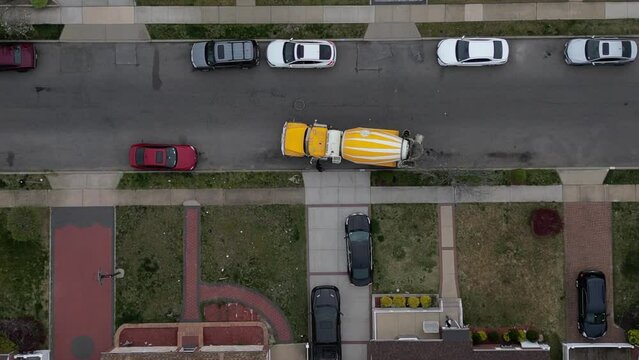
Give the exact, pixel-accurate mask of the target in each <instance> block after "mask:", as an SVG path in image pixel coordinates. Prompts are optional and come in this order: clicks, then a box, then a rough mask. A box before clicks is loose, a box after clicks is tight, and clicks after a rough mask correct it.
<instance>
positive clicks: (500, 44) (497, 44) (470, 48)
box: [437, 37, 508, 66]
mask: <svg viewBox="0 0 639 360" xmlns="http://www.w3.org/2000/svg"><path fill="white" fill-rule="evenodd" d="M507 61H508V42H506V40H504V39H496V38H465V37H461V38H454V39H444V40H442V41H440V42H439V44H437V62H438V63H439V65H441V66H484V65H502V64H505V63H506V62H507Z"/></svg>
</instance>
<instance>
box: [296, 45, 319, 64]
mask: <svg viewBox="0 0 639 360" xmlns="http://www.w3.org/2000/svg"><path fill="white" fill-rule="evenodd" d="M300 55H301V56H300ZM295 58H297V59H298V60H319V59H320V44H317V43H304V44H297V45H296V46H295Z"/></svg>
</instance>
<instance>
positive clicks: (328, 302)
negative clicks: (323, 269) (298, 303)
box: [311, 285, 342, 360]
mask: <svg viewBox="0 0 639 360" xmlns="http://www.w3.org/2000/svg"><path fill="white" fill-rule="evenodd" d="M340 316H341V310H340V301H339V290H338V289H337V288H336V287H335V286H331V285H321V286H316V287H315V288H313V291H311V320H312V328H311V333H312V338H311V353H312V357H311V360H340V359H341V358H342V338H341V335H340Z"/></svg>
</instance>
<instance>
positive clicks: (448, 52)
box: [437, 39, 458, 64]
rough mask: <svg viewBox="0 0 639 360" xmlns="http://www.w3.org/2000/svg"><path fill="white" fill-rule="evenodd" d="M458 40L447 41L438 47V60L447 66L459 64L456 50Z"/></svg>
mask: <svg viewBox="0 0 639 360" xmlns="http://www.w3.org/2000/svg"><path fill="white" fill-rule="evenodd" d="M457 40H458V39H446V40H442V41H440V42H439V44H438V45H437V58H438V59H439V60H440V61H441V62H443V63H445V64H457V62H458V61H457V56H456V55H455V48H456V46H457Z"/></svg>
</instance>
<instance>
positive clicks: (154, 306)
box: [115, 206, 184, 327]
mask: <svg viewBox="0 0 639 360" xmlns="http://www.w3.org/2000/svg"><path fill="white" fill-rule="evenodd" d="M116 224H117V226H116V229H117V236H116V251H115V253H116V268H122V269H124V271H125V272H126V276H125V277H124V278H122V279H119V280H118V284H117V286H116V302H115V304H116V309H115V310H116V311H115V319H116V327H117V326H119V325H121V324H124V323H145V322H159V323H166V322H177V321H178V320H179V319H180V315H181V312H182V273H183V271H182V268H183V267H182V262H183V259H182V248H183V236H182V235H183V234H182V229H183V227H184V210H183V208H182V207H180V206H125V207H118V208H117V209H116Z"/></svg>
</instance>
